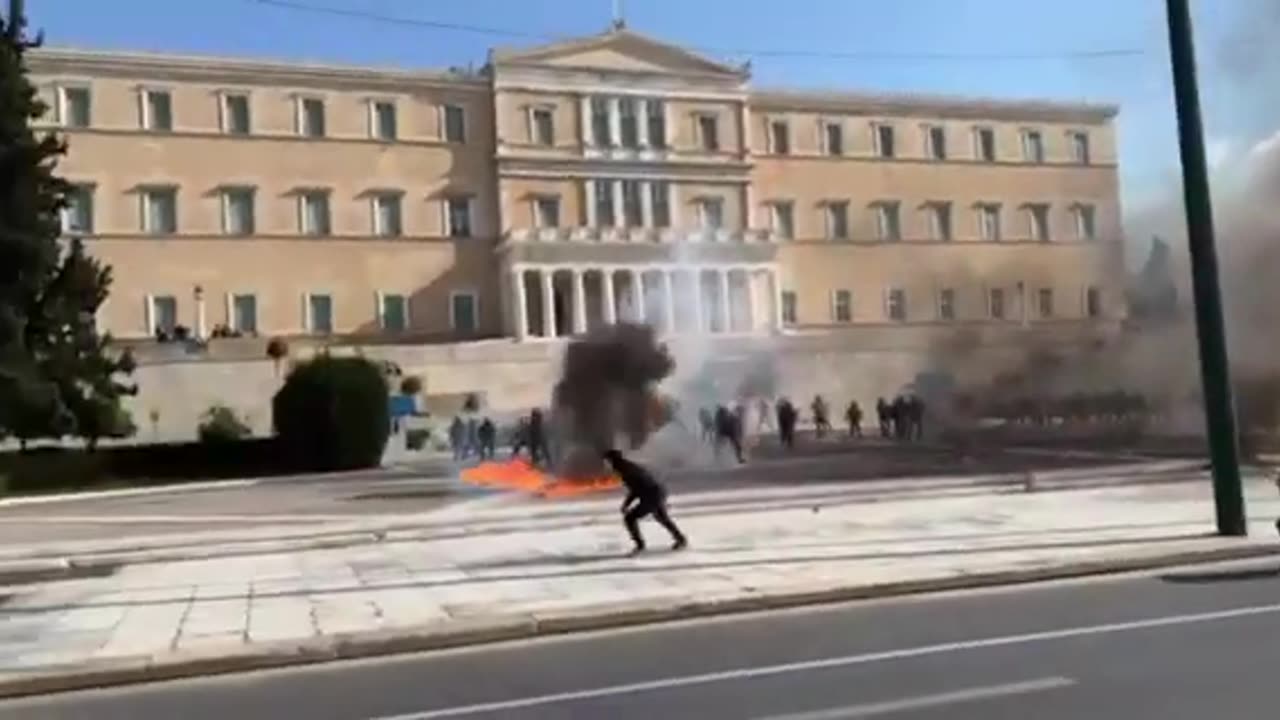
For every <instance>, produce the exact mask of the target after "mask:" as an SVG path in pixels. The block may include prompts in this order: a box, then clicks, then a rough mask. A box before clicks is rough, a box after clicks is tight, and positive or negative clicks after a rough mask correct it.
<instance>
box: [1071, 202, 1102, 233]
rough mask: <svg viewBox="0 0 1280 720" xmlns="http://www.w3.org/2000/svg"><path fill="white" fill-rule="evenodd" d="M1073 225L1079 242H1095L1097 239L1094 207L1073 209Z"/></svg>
mask: <svg viewBox="0 0 1280 720" xmlns="http://www.w3.org/2000/svg"><path fill="white" fill-rule="evenodd" d="M1071 224H1072V225H1073V226H1074V227H1075V231H1076V239H1077V240H1093V239H1095V238H1096V237H1097V235H1096V234H1095V227H1094V210H1093V206H1092V205H1075V206H1073V207H1072V208H1071Z"/></svg>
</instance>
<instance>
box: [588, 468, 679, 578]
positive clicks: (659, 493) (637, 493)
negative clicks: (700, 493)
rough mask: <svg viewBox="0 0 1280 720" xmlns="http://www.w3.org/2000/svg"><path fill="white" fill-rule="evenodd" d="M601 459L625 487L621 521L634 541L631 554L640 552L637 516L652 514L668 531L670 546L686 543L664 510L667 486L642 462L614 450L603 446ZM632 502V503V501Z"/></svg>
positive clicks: (674, 548) (642, 542) (641, 544)
mask: <svg viewBox="0 0 1280 720" xmlns="http://www.w3.org/2000/svg"><path fill="white" fill-rule="evenodd" d="M604 459H605V461H606V462H608V463H609V465H610V466H611V467H612V468H613V471H614V472H615V473H617V474H618V478H619V479H621V480H622V484H623V485H625V486H626V488H627V497H626V499H625V500H623V501H622V521H623V523H625V524H626V526H627V533H628V534H630V535H631V540H632V541H633V542H635V544H636V546H635V549H634V550H633V551H632V554H635V553H639V552H644V547H645V546H644V536H643V535H641V534H640V519H641V518H643V517H645V516H646V515H652V516H653V519H654V520H657V521H658V524H659V525H661V526H662V527H664V528H666V530H667V532H669V533H671V539H673V540H675V544H674V545H672V546H671V549H672V550H682V549H684V548H685V547H686V546H688V544H689V541H688V540H686V539H685V537H684V533H682V532H680V528H678V527H676V524H675V522H673V521H672V520H671V516H670V515H668V514H667V489H666V488H664V487H663V486H662V483H659V482H658V481H657V479H656V478H654V477H653V475H652V474H651V473H650V472H649V471H648V470H646V469H644V467H643V466H641V465H639V464H637V463H634V462H631V461H630V460H628V459H626V458H624V457H622V453H621V452H619V451H617V450H606V451H605V453H604ZM633 503H634V504H633Z"/></svg>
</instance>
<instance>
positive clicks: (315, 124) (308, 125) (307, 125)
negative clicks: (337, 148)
mask: <svg viewBox="0 0 1280 720" xmlns="http://www.w3.org/2000/svg"><path fill="white" fill-rule="evenodd" d="M298 134H299V135H301V136H303V137H310V138H319V137H324V136H325V117H324V100H321V99H320V98H302V99H301V100H299V102H298Z"/></svg>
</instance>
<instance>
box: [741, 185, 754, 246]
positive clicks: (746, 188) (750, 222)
mask: <svg viewBox="0 0 1280 720" xmlns="http://www.w3.org/2000/svg"><path fill="white" fill-rule="evenodd" d="M755 220H756V204H755V193H754V192H752V191H751V183H749V182H748V183H746V184H744V185H743V186H742V239H743V241H744V242H745V241H748V240H750V239H751V231H752V230H755V228H756V222H755Z"/></svg>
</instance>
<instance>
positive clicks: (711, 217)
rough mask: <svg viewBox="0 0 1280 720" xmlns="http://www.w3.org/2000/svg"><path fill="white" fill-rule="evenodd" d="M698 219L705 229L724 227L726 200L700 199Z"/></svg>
mask: <svg viewBox="0 0 1280 720" xmlns="http://www.w3.org/2000/svg"><path fill="white" fill-rule="evenodd" d="M698 221H699V223H700V224H701V225H702V228H703V229H704V230H719V229H720V228H722V227H724V200H721V199H720V198H702V199H701V200H699V201H698Z"/></svg>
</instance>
